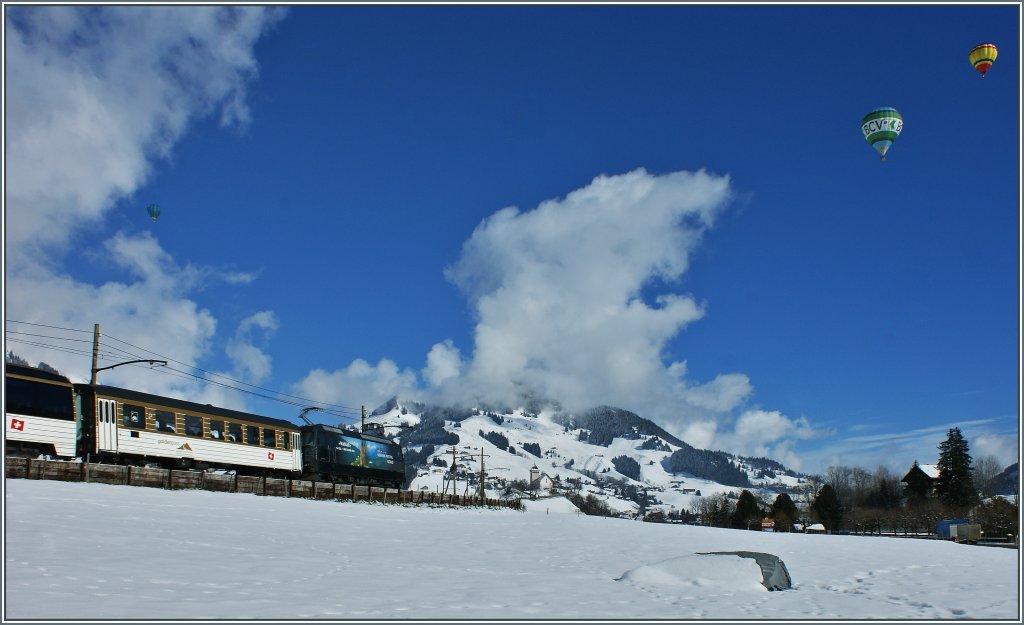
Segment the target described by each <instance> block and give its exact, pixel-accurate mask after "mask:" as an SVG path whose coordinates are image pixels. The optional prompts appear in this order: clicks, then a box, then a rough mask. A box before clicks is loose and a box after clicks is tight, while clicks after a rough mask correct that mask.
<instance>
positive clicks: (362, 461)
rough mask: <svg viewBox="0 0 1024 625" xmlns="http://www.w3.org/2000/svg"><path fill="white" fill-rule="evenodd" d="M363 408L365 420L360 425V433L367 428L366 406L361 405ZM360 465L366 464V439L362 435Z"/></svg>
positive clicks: (360, 440) (360, 439)
mask: <svg viewBox="0 0 1024 625" xmlns="http://www.w3.org/2000/svg"><path fill="white" fill-rule="evenodd" d="M361 408H362V409H363V413H362V414H363V420H362V422H361V423H360V425H359V433H360V434H362V433H363V431H364V430H366V406H361ZM359 466H361V467H365V466H366V439H364V438H362V437H361V436H360V438H359Z"/></svg>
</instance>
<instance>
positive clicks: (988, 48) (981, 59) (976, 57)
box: [967, 43, 999, 78]
mask: <svg viewBox="0 0 1024 625" xmlns="http://www.w3.org/2000/svg"><path fill="white" fill-rule="evenodd" d="M997 54H999V51H998V50H996V44H994V43H983V44H981V45H980V46H974V49H973V50H971V53H970V54H968V55H967V58H968V59H970V60H971V65H973V66H974V69H976V70H978V73H979V74H981V77H982V78H984V77H985V72H987V71H988V68H990V67H992V63H994V62H995V60H996V55H997Z"/></svg>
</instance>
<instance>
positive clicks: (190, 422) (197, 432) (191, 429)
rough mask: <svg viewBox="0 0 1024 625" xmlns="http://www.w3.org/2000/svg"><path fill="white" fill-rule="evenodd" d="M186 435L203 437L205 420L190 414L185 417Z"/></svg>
mask: <svg viewBox="0 0 1024 625" xmlns="http://www.w3.org/2000/svg"><path fill="white" fill-rule="evenodd" d="M185 434H188V435H189V436H200V437H201V436H202V435H203V418H202V417H196V416H193V415H190V414H187V415H185Z"/></svg>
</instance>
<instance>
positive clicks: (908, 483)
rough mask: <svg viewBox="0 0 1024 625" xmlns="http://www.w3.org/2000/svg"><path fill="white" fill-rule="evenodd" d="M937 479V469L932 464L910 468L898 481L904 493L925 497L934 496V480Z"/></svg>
mask: <svg viewBox="0 0 1024 625" xmlns="http://www.w3.org/2000/svg"><path fill="white" fill-rule="evenodd" d="M938 478H939V467H937V466H935V465H934V464H917V460H915V461H914V466H912V467H910V470H909V471H907V474H906V475H904V476H903V479H902V480H900V481H901V482H902V483H903V490H904V492H906V493H923V494H924V495H925V496H926V497H933V496H934V495H935V480H937V479H938Z"/></svg>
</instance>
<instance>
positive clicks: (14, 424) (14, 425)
mask: <svg viewBox="0 0 1024 625" xmlns="http://www.w3.org/2000/svg"><path fill="white" fill-rule="evenodd" d="M11 429H12V430H18V431H19V432H24V431H25V422H24V421H22V420H21V419H11Z"/></svg>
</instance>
